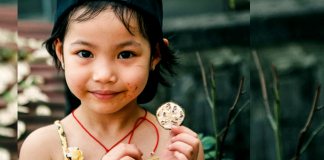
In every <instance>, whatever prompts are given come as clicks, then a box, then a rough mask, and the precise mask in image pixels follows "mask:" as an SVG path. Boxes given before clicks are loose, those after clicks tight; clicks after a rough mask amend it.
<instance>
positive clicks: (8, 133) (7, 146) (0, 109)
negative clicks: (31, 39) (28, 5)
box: [0, 1, 17, 160]
mask: <svg viewBox="0 0 324 160" xmlns="http://www.w3.org/2000/svg"><path fill="white" fill-rule="evenodd" d="M16 4H17V1H0V159H3V160H9V159H17V78H16V77H17V76H16V74H17V67H16V66H17V44H16V41H17V5H16Z"/></svg>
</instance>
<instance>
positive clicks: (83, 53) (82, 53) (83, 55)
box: [78, 51, 93, 58]
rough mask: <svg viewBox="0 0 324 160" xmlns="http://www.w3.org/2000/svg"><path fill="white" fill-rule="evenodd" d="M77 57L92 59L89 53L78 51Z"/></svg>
mask: <svg viewBox="0 0 324 160" xmlns="http://www.w3.org/2000/svg"><path fill="white" fill-rule="evenodd" d="M78 55H79V56H81V57H82V58H92V57H93V54H92V53H91V52H89V51H80V52H78Z"/></svg>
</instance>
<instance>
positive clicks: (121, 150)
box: [104, 143, 143, 160]
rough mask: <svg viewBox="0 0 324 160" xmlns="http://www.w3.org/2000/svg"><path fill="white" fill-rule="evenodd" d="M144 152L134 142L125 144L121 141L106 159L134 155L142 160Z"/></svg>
mask: <svg viewBox="0 0 324 160" xmlns="http://www.w3.org/2000/svg"><path fill="white" fill-rule="evenodd" d="M142 155H143V152H142V151H141V150H140V149H139V148H138V147H137V146H136V145H134V144H124V143H120V144H119V145H117V146H116V147H115V148H113V149H112V150H111V151H109V152H108V153H107V154H106V155H105V156H104V159H105V160H106V159H107V160H108V159H109V160H115V159H116V160H119V159H121V158H123V157H127V156H128V157H132V158H133V159H136V160H142Z"/></svg>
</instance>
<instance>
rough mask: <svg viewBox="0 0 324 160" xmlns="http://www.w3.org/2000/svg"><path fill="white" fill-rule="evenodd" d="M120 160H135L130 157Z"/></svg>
mask: <svg viewBox="0 0 324 160" xmlns="http://www.w3.org/2000/svg"><path fill="white" fill-rule="evenodd" d="M120 160H135V159H134V158H132V157H130V156H126V157H123V158H121V159H120Z"/></svg>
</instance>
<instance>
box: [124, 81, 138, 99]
mask: <svg viewBox="0 0 324 160" xmlns="http://www.w3.org/2000/svg"><path fill="white" fill-rule="evenodd" d="M127 85H128V91H127V94H126V95H125V98H126V97H128V98H132V97H134V95H135V91H136V90H137V88H138V86H137V85H130V84H129V83H127Z"/></svg>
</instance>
